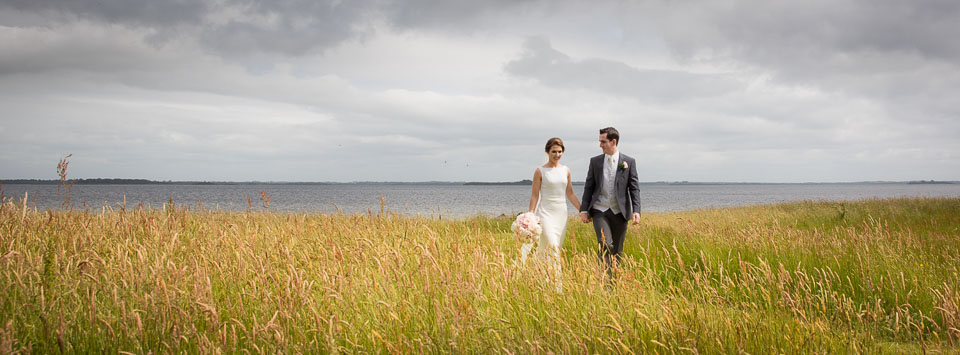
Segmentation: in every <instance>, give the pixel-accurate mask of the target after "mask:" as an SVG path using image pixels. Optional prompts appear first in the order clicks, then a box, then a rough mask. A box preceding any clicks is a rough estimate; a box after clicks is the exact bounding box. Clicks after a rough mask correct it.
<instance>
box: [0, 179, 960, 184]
mask: <svg viewBox="0 0 960 355" xmlns="http://www.w3.org/2000/svg"><path fill="white" fill-rule="evenodd" d="M66 181H68V182H74V183H76V182H85V183H94V184H96V183H102V184H110V183H111V182H113V183H124V184H133V185H135V184H139V183H145V184H278V185H279V184H330V185H333V184H478V185H506V184H514V185H521V184H524V183H527V184H529V183H532V181H531V180H529V179H523V180H513V181H467V180H420V181H388V180H381V181H377V180H353V181H290V180H286V181H284V180H242V181H241V180H233V181H231V180H152V179H140V178H75V179H67V180H66ZM59 182H60V179H0V184H30V183H43V184H49V183H59ZM572 183H573V184H584V183H585V181H572ZM640 183H641V184H670V185H683V184H688V185H708V184H716V185H720V184H866V183H873V184H876V183H893V184H896V183H926V184H931V183H933V184H936V183H952V184H958V183H960V180H933V179H930V180H857V181H794V182H783V181H780V182H774V181H691V180H670V181H668V180H657V181H641V182H640Z"/></svg>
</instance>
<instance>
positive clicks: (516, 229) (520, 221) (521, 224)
mask: <svg viewBox="0 0 960 355" xmlns="http://www.w3.org/2000/svg"><path fill="white" fill-rule="evenodd" d="M510 230H512V231H513V233H514V234H516V236H517V238H518V239H520V243H522V244H527V243H535V242H536V241H537V240H538V239H540V232H542V231H543V227H541V226H540V217H537V215H535V214H533V212H524V213H521V214H520V215H519V216H517V220H515V221H513V225H511V226H510Z"/></svg>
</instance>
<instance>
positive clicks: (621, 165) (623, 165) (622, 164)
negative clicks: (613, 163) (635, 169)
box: [620, 161, 630, 170]
mask: <svg viewBox="0 0 960 355" xmlns="http://www.w3.org/2000/svg"><path fill="white" fill-rule="evenodd" d="M629 167H630V166H629V165H627V162H625V161H622V162H620V170H627V168H629Z"/></svg>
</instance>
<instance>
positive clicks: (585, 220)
mask: <svg viewBox="0 0 960 355" xmlns="http://www.w3.org/2000/svg"><path fill="white" fill-rule="evenodd" d="M580 221H581V222H583V223H590V222H591V221H593V218H590V215H589V214H587V213H586V212H580Z"/></svg>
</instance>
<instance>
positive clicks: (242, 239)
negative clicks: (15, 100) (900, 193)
mask: <svg viewBox="0 0 960 355" xmlns="http://www.w3.org/2000/svg"><path fill="white" fill-rule="evenodd" d="M510 222H512V219H510V218H486V217H476V218H469V219H464V220H458V221H448V220H442V221H441V220H433V219H425V218H411V217H402V216H397V215H395V214H392V213H390V212H389V211H384V212H382V213H381V214H372V215H371V214H367V215H342V214H338V215H322V214H286V213H269V212H258V213H250V212H247V213H244V212H214V211H207V210H188V209H186V208H184V207H182V206H181V207H174V206H172V205H168V206H165V207H164V208H163V209H158V210H146V211H145V210H141V209H136V210H126V209H119V210H114V209H109V208H107V209H104V210H103V211H101V212H98V213H89V212H83V211H75V210H68V211H45V212H36V211H31V210H30V209H28V208H26V207H25V205H23V204H22V201H5V202H4V203H3V204H2V207H0V292H2V296H0V353H11V352H12V353H24V352H42V353H56V352H111V353H113V352H131V353H148V352H153V353H160V352H164V353H166V352H185V351H186V352H202V353H210V352H229V353H245V352H250V353H274V352H277V351H281V352H311V353H313V352H321V353H341V352H343V353H368V352H381V353H419V352H427V353H436V352H455V353H489V352H502V353H528V352H535V353H546V352H557V353H675V352H707V353H737V352H748V353H770V352H779V353H809V352H813V353H825V352H826V353H836V352H921V351H931V352H932V351H948V352H956V351H957V349H958V348H957V345H958V342H960V330H958V329H960V273H958V265H960V199H956V198H949V199H947V198H930V199H893V200H867V201H858V202H845V203H839V202H800V203H789V204H782V205H767V206H751V207H742V208H729V209H717V210H698V211H688V212H678V213H661V214H646V215H644V217H643V224H642V225H641V226H639V227H638V226H633V227H631V229H630V232H628V238H629V240H628V241H627V243H626V245H625V250H626V253H627V256H626V258H625V262H624V263H623V265H622V268H621V270H619V273H618V277H617V278H616V279H615V280H614V281H613V282H607V281H605V280H604V279H603V278H602V277H601V275H603V273H601V272H600V271H599V269H598V266H597V262H596V254H595V248H596V246H595V241H594V236H593V234H592V227H591V226H589V225H584V224H580V223H579V222H576V221H574V220H573V219H571V222H570V224H569V227H568V237H567V243H566V245H565V247H564V255H563V263H564V266H563V274H562V277H563V290H562V292H557V291H556V290H555V284H554V283H552V282H551V281H550V280H549V278H548V277H547V276H545V275H547V273H545V272H544V268H543V267H542V265H536V264H532V265H528V266H526V267H519V266H517V265H516V260H517V259H518V253H519V252H518V245H517V243H516V241H515V239H514V237H513V236H512V235H511V234H510V230H509V226H510Z"/></svg>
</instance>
